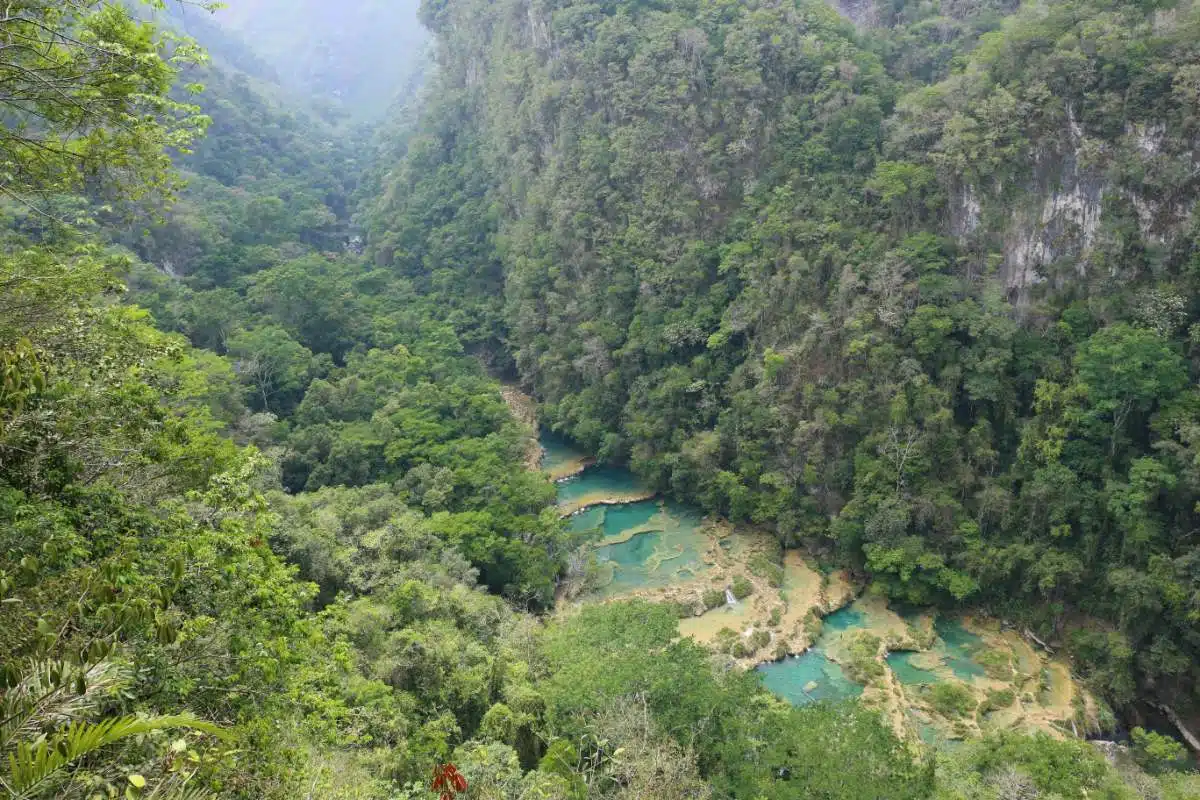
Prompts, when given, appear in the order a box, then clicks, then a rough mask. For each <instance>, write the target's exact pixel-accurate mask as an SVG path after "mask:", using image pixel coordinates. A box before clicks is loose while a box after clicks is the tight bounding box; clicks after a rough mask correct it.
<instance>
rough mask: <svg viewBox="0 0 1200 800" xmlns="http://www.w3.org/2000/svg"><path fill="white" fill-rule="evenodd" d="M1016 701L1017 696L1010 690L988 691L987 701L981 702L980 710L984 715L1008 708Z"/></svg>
mask: <svg viewBox="0 0 1200 800" xmlns="http://www.w3.org/2000/svg"><path fill="white" fill-rule="evenodd" d="M1016 699H1017V695H1016V693H1015V692H1014V691H1013V690H1012V689H999V690H996V689H989V690H988V693H987V699H986V700H984V701H983V707H982V708H981V709H980V710H981V711H983V712H984V713H985V714H986V713H987V712H988V711H998V710H999V709H1001V708H1008V707H1009V706H1011V705H1012V704H1013V702H1014V701H1015V700H1016Z"/></svg>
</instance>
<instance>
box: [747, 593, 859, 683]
mask: <svg viewBox="0 0 1200 800" xmlns="http://www.w3.org/2000/svg"><path fill="white" fill-rule="evenodd" d="M866 621H867V618H866V615H865V614H863V612H861V611H859V610H858V609H856V608H854V607H853V606H847V607H846V608H842V609H839V610H837V611H835V612H833V613H832V614H830V615H829V616H827V617H825V619H824V620H823V621H822V625H821V635H820V637H818V638H817V641H816V642H815V643H814V644H813V646H812V647H810V648H809V649H808V652H807V653H804V654H803V655H800V656H796V657H795V658H786V659H784V660H783V661H776V662H775V663H772V664H763V665H762V666H760V667H758V673H759V675H761V676H762V682H763V686H765V687H766V688H767V689H769V690H770V691H771V692H774V693H775V694H777V695H779V696H780V697H782V698H783V699H785V700H787V701H788V702H790V703H793V704H794V705H798V706H802V705H807V704H809V703H816V702H819V701H822V700H831V701H837V700H848V699H850V698H852V697H858V696H859V695H861V694H862V693H863V687H862V686H860V685H858V684H857V683H855V682H854V681H852V680H850V678H849V677H848V676H847V675H846V673H845V671H844V670H843V669H842V668H841V666H840V665H839V664H838V663H837V662H836V661H830V660H829V659H828V658H827V657H826V656H825V652H824V650H825V647H826V646H827V645H828V644H829V640H830V639H831V638H832V637H836V636H839V635H841V634H842V633H844V632H845V631H848V630H850V629H851V628H862V627H864V626H865V625H866ZM813 683H815V684H816V686H813V687H812V688H810V689H807V690H806V689H805V687H806V686H809V685H810V684H813Z"/></svg>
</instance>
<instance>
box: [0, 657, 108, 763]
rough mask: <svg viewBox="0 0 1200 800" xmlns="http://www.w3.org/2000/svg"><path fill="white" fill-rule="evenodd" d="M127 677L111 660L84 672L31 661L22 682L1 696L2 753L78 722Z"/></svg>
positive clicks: (64, 665) (66, 665)
mask: <svg viewBox="0 0 1200 800" xmlns="http://www.w3.org/2000/svg"><path fill="white" fill-rule="evenodd" d="M126 678H127V672H126V670H124V669H122V668H121V667H119V666H117V665H116V664H114V663H112V662H111V661H101V662H99V663H97V664H93V665H91V666H90V667H87V668H86V669H84V670H82V671H81V670H80V668H79V667H75V666H72V665H70V664H67V663H66V662H63V661H33V662H31V663H30V664H29V667H28V668H27V669H26V670H25V672H24V675H23V676H22V678H21V680H20V681H19V682H17V683H16V684H15V685H13V686H11V687H10V688H9V689H8V690H7V691H6V692H4V694H3V696H0V753H4V752H6V751H7V750H8V749H9V748H10V747H11V746H12V744H13V743H14V742H16V741H17V740H19V739H31V738H35V737H37V736H38V735H39V734H40V733H42V732H43V731H45V730H47V729H49V728H53V727H57V726H59V725H62V724H64V723H68V722H70V721H72V720H74V719H78V718H79V717H80V716H82V715H84V714H86V713H87V712H88V711H91V710H92V709H93V708H95V706H96V704H97V703H98V702H99V700H100V699H101V698H103V697H104V696H106V695H107V694H109V693H110V692H111V691H112V690H113V689H114V688H116V687H117V686H119V685H120V684H121V683H123V682H124V681H125V680H126ZM80 679H82V680H80ZM80 683H82V684H83V692H79V691H78V684H80Z"/></svg>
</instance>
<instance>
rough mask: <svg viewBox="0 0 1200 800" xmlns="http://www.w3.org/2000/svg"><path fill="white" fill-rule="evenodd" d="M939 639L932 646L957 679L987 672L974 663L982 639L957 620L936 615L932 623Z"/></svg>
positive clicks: (978, 675)
mask: <svg viewBox="0 0 1200 800" xmlns="http://www.w3.org/2000/svg"><path fill="white" fill-rule="evenodd" d="M933 629H934V630H935V631H937V635H938V637H939V639H940V641H939V642H938V643H937V645H936V646H935V647H934V652H936V653H937V654H938V655H939V656H941V658H942V662H943V663H944V664H945V665H946V666H947V667H949V668H950V670H951V671H952V672H953V673H954V676H955V677H956V678H958V679H959V680H963V681H968V682H969V681H970V680H971V679H972V678H976V677H982V676H983V675H986V674H987V673H986V672H984V669H983V667H981V666H980V665H979V664H977V663H975V659H974V655H975V653H977V652H978V651H979V649H980V647H982V646H983V640H982V639H980V638H979V637H978V636H976V635H975V634H973V633H971V632H970V631H969V630H967V629H966V628H964V627H963V626H962V623H961V622H959V621H958V620H952V619H946V618H945V617H938V618H937V620H936V621H935V622H934V624H933Z"/></svg>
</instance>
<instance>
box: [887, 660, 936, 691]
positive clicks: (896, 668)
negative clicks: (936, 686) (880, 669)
mask: <svg viewBox="0 0 1200 800" xmlns="http://www.w3.org/2000/svg"><path fill="white" fill-rule="evenodd" d="M916 656H917V653H910V652H905V653H888V656H887V665H888V666H889V667H890V668H891V670H892V672H894V673H895V675H896V680H898V681H900V683H902V684H904V685H905V686H919V685H921V684H923V683H935V682H937V680H938V676H937V674H936V673H934V672H931V671H929V670H927V669H922V668H921V667H918V666H917V665H915V664H913V663H912V660H913V658H914V657H916Z"/></svg>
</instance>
